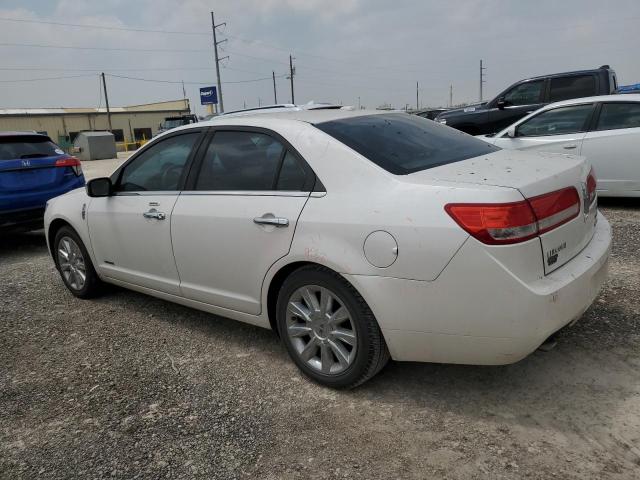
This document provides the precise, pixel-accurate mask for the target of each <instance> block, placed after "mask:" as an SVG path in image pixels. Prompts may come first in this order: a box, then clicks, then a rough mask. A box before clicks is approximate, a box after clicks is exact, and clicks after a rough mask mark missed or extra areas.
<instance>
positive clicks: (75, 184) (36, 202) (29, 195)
mask: <svg viewBox="0 0 640 480" xmlns="http://www.w3.org/2000/svg"><path fill="white" fill-rule="evenodd" d="M84 185H85V180H84V175H80V176H78V177H75V176H74V177H72V178H70V179H68V180H67V181H65V182H64V183H59V184H56V185H54V186H52V187H51V188H48V189H46V190H25V191H18V192H12V193H3V194H1V195H0V215H5V214H6V215H9V214H11V213H12V212H16V211H20V210H30V209H34V210H35V209H38V208H41V209H44V208H45V205H46V204H47V202H48V201H49V200H51V199H52V198H55V197H58V196H60V195H64V194H65V193H67V192H70V191H71V190H75V189H76V188H80V187H84Z"/></svg>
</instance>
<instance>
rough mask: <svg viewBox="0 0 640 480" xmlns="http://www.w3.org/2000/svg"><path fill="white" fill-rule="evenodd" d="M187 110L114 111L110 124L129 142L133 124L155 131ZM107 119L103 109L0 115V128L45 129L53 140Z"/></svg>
mask: <svg viewBox="0 0 640 480" xmlns="http://www.w3.org/2000/svg"><path fill="white" fill-rule="evenodd" d="M183 113H188V111H187V110H183V111H177V110H166V111H136V112H131V111H128V112H116V113H112V114H111V124H112V128H113V129H114V130H115V129H120V130H122V131H123V134H124V138H125V140H126V141H127V142H133V141H134V139H133V131H134V129H136V128H150V129H151V131H152V133H154V134H155V133H156V131H157V130H158V127H159V126H160V122H162V120H164V118H165V117H170V116H175V115H180V114H183ZM108 128H109V123H108V121H107V114H106V113H85V114H76V113H73V114H51V115H0V131H2V130H5V131H6V130H15V131H24V130H35V131H37V132H47V134H48V135H49V136H50V137H51V139H52V140H53V141H56V142H58V141H60V137H64V136H66V135H69V132H79V131H81V130H107V129H108Z"/></svg>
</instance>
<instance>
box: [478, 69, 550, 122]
mask: <svg viewBox="0 0 640 480" xmlns="http://www.w3.org/2000/svg"><path fill="white" fill-rule="evenodd" d="M544 90H545V81H544V80H532V81H528V82H523V83H519V84H517V85H515V86H513V87H512V88H511V89H509V90H508V91H506V92H504V93H503V94H502V95H500V96H499V97H498V98H497V99H496V100H494V101H493V102H492V103H491V105H490V110H489V127H490V128H488V129H487V130H488V132H499V131H500V130H502V129H503V128H505V127H507V126H509V125H511V124H512V123H513V122H515V121H517V120H520V119H521V118H522V117H524V116H525V115H528V114H529V113H532V112H535V111H536V110H537V109H538V108H540V107H542V106H543V105H544ZM499 105H501V106H499Z"/></svg>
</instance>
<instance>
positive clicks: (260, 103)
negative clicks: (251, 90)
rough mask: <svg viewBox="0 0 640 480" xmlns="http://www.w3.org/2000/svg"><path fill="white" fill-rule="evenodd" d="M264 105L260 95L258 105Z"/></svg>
mask: <svg viewBox="0 0 640 480" xmlns="http://www.w3.org/2000/svg"><path fill="white" fill-rule="evenodd" d="M261 106H262V99H261V98H260V97H258V107H261Z"/></svg>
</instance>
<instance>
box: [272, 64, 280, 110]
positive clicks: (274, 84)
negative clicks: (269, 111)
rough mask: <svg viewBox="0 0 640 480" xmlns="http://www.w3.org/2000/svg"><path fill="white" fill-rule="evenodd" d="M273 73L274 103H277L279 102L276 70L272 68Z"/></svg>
mask: <svg viewBox="0 0 640 480" xmlns="http://www.w3.org/2000/svg"><path fill="white" fill-rule="evenodd" d="M271 75H272V76H273V103H274V105H275V104H277V103H278V93H277V92H276V72H274V71H273V70H272V71H271Z"/></svg>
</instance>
